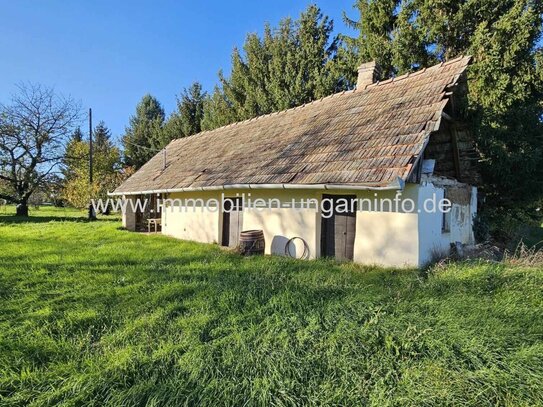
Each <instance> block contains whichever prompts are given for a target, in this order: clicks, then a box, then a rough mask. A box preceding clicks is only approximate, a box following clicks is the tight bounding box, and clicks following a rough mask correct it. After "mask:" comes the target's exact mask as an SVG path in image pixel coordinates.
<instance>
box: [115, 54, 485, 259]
mask: <svg viewBox="0 0 543 407" xmlns="http://www.w3.org/2000/svg"><path fill="white" fill-rule="evenodd" d="M469 60H470V59H469V57H460V58H457V59H454V60H450V61H448V62H445V63H442V64H440V65H436V66H433V67H431V68H427V69H423V70H420V71H418V72H415V73H411V74H408V75H403V76H399V77H396V78H393V79H390V80H386V81H382V82H374V78H375V76H376V75H375V74H376V69H377V68H376V66H375V64H374V63H367V64H364V65H362V66H361V67H360V70H359V79H358V86H357V89H356V90H354V91H348V92H343V93H340V94H335V95H332V96H329V97H326V98H324V99H321V100H317V101H314V102H313V103H310V104H307V105H304V106H300V107H296V108H293V109H289V110H287V111H283V112H279V113H274V114H269V115H265V116H261V117H258V118H255V119H251V120H247V121H244V122H240V123H235V124H232V125H229V126H226V127H222V128H219V129H216V130H213V131H206V132H203V133H200V134H197V135H194V136H191V137H186V138H180V139H177V140H174V141H172V142H171V143H170V144H169V145H168V146H167V147H166V148H165V150H164V151H163V152H161V153H159V154H157V155H156V156H155V157H153V158H152V159H151V160H150V161H149V162H148V163H147V164H145V165H144V166H143V167H142V168H141V169H140V170H139V171H137V172H136V173H135V174H134V175H133V176H132V177H130V178H129V179H128V180H127V181H126V182H124V183H123V184H122V185H121V186H120V187H119V188H117V189H116V190H115V191H114V192H113V193H112V194H111V195H114V196H122V197H125V198H126V199H129V200H136V199H138V198H140V199H141V198H145V197H147V198H148V199H150V200H151V201H153V202H155V201H156V200H157V199H162V200H164V199H169V201H168V202H169V203H166V205H165V207H163V208H162V210H146V211H137V210H136V211H133V210H131V209H130V208H131V207H130V206H128V207H127V211H126V213H124V214H123V225H124V226H125V227H126V228H127V229H129V230H140V229H144V230H146V229H147V221H148V218H149V217H150V218H158V219H159V220H158V222H156V223H160V226H161V230H162V233H163V234H165V235H169V236H173V237H176V238H180V239H188V240H195V241H199V242H207V243H218V244H221V245H225V246H235V245H236V244H237V239H238V236H239V232H240V231H242V230H253V229H257V230H262V231H263V232H264V236H265V242H266V253H269V254H280V255H284V254H285V253H289V254H290V255H293V256H297V257H301V256H302V255H303V256H304V257H307V258H318V257H321V256H333V257H336V258H339V259H352V260H354V261H355V262H360V263H366V264H380V265H385V266H422V265H424V264H426V263H427V262H428V261H430V260H431V259H432V257H433V256H435V255H436V254H439V253H444V252H447V251H448V250H449V248H450V246H451V243H455V242H461V243H464V244H469V243H471V242H472V241H473V230H472V225H473V217H474V215H475V213H476V209H477V191H476V188H475V187H474V186H473V185H476V184H477V172H476V171H475V163H476V161H477V160H476V154H475V151H474V148H473V144H472V142H471V141H470V134H469V129H468V128H467V127H466V126H465V124H464V123H463V122H462V118H461V117H460V113H459V112H460V111H461V109H459V106H460V105H461V101H462V98H463V96H464V95H465V91H466V79H465V70H466V68H467V66H468V64H469ZM398 192H401V199H402V200H405V199H410V200H411V201H412V202H414V206H415V207H414V208H408V209H406V208H403V209H400V210H390V209H391V208H389V207H387V205H383V208H381V210H376V208H375V207H373V208H372V210H368V209H367V208H361V207H354V208H350V210H349V211H347V212H345V211H339V210H338V211H332V214H331V216H329V217H327V218H324V217H323V216H321V215H322V213H321V212H322V210H320V209H319V210H316V209H315V208H293V207H289V205H290V203H291V202H294V203H296V202H302V201H304V200H308V199H311V200H313V202H314V201H315V200H316V201H318V202H320V201H322V200H323V199H329V200H331V202H332V203H331V205H334V203H335V202H336V201H337V200H338V199H339V198H341V197H347V198H358V199H363V198H366V199H367V200H370V199H371V200H373V201H374V202H376V201H378V202H385V201H386V202H389V201H391V200H392V199H394V197H395V196H396V195H397V193H398ZM243 194H245V196H248V194H250V198H251V199H252V200H256V199H258V198H262V199H269V198H272V199H276V200H279V201H281V202H283V203H285V205H284V206H281V207H273V208H268V209H258V208H254V207H248V206H246V205H244V204H243V205H242V204H236V205H233V207H232V208H224V207H222V206H223V205H222V203H221V204H220V206H221V207H220V208H214V209H213V210H210V209H205V208H197V207H198V206H201V200H203V201H207V200H208V199H210V198H214V199H216V200H218V201H220V202H223V201H222V200H221V197H222V196H225V197H231V198H236V197H238V199H239V197H241V196H242V195H243ZM433 196H435V197H437V200H438V201H439V200H440V199H442V198H443V197H447V198H448V199H449V200H450V201H451V202H452V211H450V212H447V213H444V212H443V211H440V210H437V211H433V212H431V211H429V210H426V209H428V208H424V206H425V203H426V202H427V201H428V200H431V198H432V197H433ZM188 198H192V199H188ZM173 199H179V200H182V201H183V202H184V203H183V204H182V205H185V206H187V207H185V208H182V209H183V210H181V208H177V207H176V205H174V204H173V203H172V202H171V200H173ZM200 199H201V200H200ZM234 202H236V203H238V202H239V200H238V201H234ZM290 206H292V205H290ZM294 206H296V204H295V205H294ZM215 209H216V210H215ZM292 238H297V239H295V240H293V241H292V240H291V239H292ZM289 245H290V246H291V247H289Z"/></svg>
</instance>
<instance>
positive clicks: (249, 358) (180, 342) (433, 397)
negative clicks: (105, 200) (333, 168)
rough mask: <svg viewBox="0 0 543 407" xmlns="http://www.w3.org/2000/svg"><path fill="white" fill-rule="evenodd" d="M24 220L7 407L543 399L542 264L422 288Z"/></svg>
mask: <svg viewBox="0 0 543 407" xmlns="http://www.w3.org/2000/svg"><path fill="white" fill-rule="evenodd" d="M36 213H38V214H39V215H38V216H36V217H34V216H33V217H32V218H31V219H27V220H26V223H24V220H23V223H18V224H14V223H11V222H19V220H21V218H14V217H10V216H0V224H1V225H0V236H1V237H0V239H2V245H3V246H2V248H3V250H2V251H1V252H0V307H1V309H2V318H1V319H0V397H2V399H1V400H2V404H3V405H32V404H33V405H40V406H47V405H51V406H53V405H112V406H113V405H114V406H118V405H161V406H168V405H169V406H179V405H202V406H206V405H209V406H211V405H213V406H215V405H242V404H243V405H252V406H255V405H266V406H268V405H346V406H361V405H375V406H392V405H402V406H403V405H411V406H415V405H424V406H442V405H454V406H481V405H495V406H535V405H541V404H543V359H542V355H543V297H542V296H541V292H542V289H543V274H542V273H541V270H540V269H531V268H522V267H509V266H503V265H492V264H486V263H466V264H457V265H455V264H451V265H448V266H444V267H441V268H439V269H438V270H436V271H435V272H430V274H429V276H428V278H427V279H422V278H420V276H419V274H418V272H415V271H410V270H405V271H399V270H382V269H378V268H374V267H361V266H357V265H354V264H339V263H334V262H331V261H322V260H319V261H296V260H290V259H286V258H280V257H269V256H267V257H256V258H243V257H240V256H238V255H235V254H233V253H229V252H225V251H223V250H221V249H219V248H218V247H216V246H212V245H203V244H197V243H192V242H180V241H177V240H173V239H170V238H167V237H164V236H145V235H142V234H135V233H130V232H125V231H120V230H118V222H110V221H107V220H103V218H102V219H101V220H100V221H99V222H94V223H88V222H86V221H85V213H84V212H80V214H77V213H76V212H74V211H73V210H70V209H60V210H52V209H48V208H42V209H40V211H37V212H36ZM33 215H34V214H33ZM57 216H58V218H57ZM70 216H74V217H73V218H72V219H71V220H70V219H69V217H70ZM59 259H62V261H61V262H59V261H58V260H59Z"/></svg>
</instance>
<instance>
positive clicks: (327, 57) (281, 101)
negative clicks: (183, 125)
mask: <svg viewBox="0 0 543 407" xmlns="http://www.w3.org/2000/svg"><path fill="white" fill-rule="evenodd" d="M332 30H333V22H332V21H331V20H330V19H329V18H328V17H326V16H323V14H322V13H321V10H320V9H319V8H318V7H316V6H310V7H309V8H308V9H307V10H306V11H305V12H304V13H302V14H301V16H300V18H299V20H297V21H292V20H291V19H289V18H287V19H283V20H282V21H281V22H280V23H279V26H278V27H277V28H276V29H273V28H272V27H270V26H269V25H266V27H265V29H264V34H263V36H262V37H260V36H258V35H257V34H249V35H248V36H247V39H246V41H245V44H244V46H243V52H241V51H240V50H238V49H237V48H236V49H234V51H233V53H232V68H231V72H230V75H229V76H228V77H227V76H225V75H224V74H223V73H222V72H220V73H219V79H220V82H221V86H220V87H216V88H215V90H214V92H213V94H212V95H211V96H210V97H209V98H208V99H207V100H206V103H205V106H204V120H203V123H202V126H203V128H204V129H207V130H209V129H213V128H215V127H218V126H220V125H224V124H228V123H231V122H233V121H239V120H244V119H249V118H252V117H256V116H259V115H262V114H267V113H272V112H275V111H279V110H284V109H287V108H290V107H294V106H299V105H302V104H304V103H308V102H311V101H313V100H316V99H319V98H321V97H324V96H327V95H329V94H331V93H334V92H335V91H338V90H340V89H344V88H345V86H346V85H345V84H344V83H343V82H342V77H341V75H340V74H339V71H338V70H337V68H336V66H337V63H336V61H335V60H336V50H337V39H336V38H331V35H332Z"/></svg>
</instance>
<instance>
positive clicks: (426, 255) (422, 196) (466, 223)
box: [418, 179, 477, 266]
mask: <svg viewBox="0 0 543 407" xmlns="http://www.w3.org/2000/svg"><path fill="white" fill-rule="evenodd" d="M452 185H457V186H462V184H459V183H456V182H453V181H447V182H443V181H440V180H437V179H436V180H435V181H432V180H429V181H425V182H423V183H422V184H421V185H420V186H419V187H418V201H419V208H420V209H422V211H421V213H420V214H419V228H418V229H419V230H418V235H419V240H420V247H419V266H424V265H425V264H428V263H429V262H430V261H431V260H433V258H434V257H435V256H443V255H446V254H448V253H449V251H450V248H451V243H455V242H460V243H463V244H473V243H474V237H473V219H474V217H475V215H476V214H477V188H475V187H470V186H467V185H465V186H463V187H465V188H467V189H469V190H470V201H469V202H466V203H464V202H462V203H458V202H454V200H453V199H451V200H452V208H451V213H450V228H449V231H443V230H442V225H443V213H442V212H441V211H436V212H435V213H430V212H427V211H424V210H423V209H424V208H422V206H423V202H424V201H425V200H427V199H433V198H432V197H433V195H434V194H435V196H436V198H437V201H438V202H439V201H440V200H442V199H443V197H444V195H445V188H447V187H450V186H452Z"/></svg>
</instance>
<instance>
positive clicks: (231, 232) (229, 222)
mask: <svg viewBox="0 0 543 407" xmlns="http://www.w3.org/2000/svg"><path fill="white" fill-rule="evenodd" d="M242 227H243V207H242V201H241V198H226V199H225V202H224V210H223V214H222V242H221V244H222V245H223V246H227V247H236V246H237V245H238V244H239V234H240V232H241V229H242Z"/></svg>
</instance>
